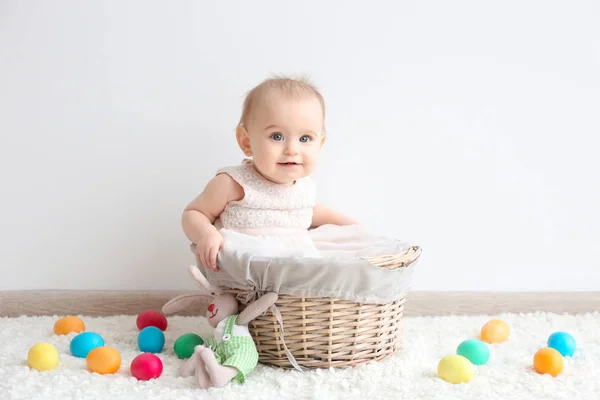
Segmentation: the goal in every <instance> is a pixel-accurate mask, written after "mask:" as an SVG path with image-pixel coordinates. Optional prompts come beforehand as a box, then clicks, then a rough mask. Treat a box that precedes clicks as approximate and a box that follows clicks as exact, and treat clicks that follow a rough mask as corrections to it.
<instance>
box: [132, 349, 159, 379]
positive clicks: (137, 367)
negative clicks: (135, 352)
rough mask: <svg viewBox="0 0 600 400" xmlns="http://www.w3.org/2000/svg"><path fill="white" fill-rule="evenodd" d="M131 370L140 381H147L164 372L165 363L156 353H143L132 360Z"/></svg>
mask: <svg viewBox="0 0 600 400" xmlns="http://www.w3.org/2000/svg"><path fill="white" fill-rule="evenodd" d="M129 370H130V371H131V375H133V376H135V377H136V378H137V379H139V380H140V381H147V380H150V379H155V378H158V377H159V376H160V375H161V374H162V371H163V363H162V361H161V360H160V358H158V357H157V356H155V355H154V354H151V353H143V354H140V355H139V356H137V357H136V358H134V359H133V361H131V365H130V366H129Z"/></svg>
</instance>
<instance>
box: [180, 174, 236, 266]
mask: <svg viewBox="0 0 600 400" xmlns="http://www.w3.org/2000/svg"><path fill="white" fill-rule="evenodd" d="M243 197H244V190H243V189H242V187H241V186H240V185H239V184H238V183H237V182H236V181H234V180H233V179H232V178H231V177H230V176H229V175H227V174H219V175H217V176H215V177H214V178H213V179H212V180H211V181H210V182H209V183H208V184H207V185H206V187H205V188H204V191H203V192H202V193H200V195H199V196H198V197H196V198H195V199H194V200H193V201H192V202H191V203H190V204H188V206H187V207H186V208H185V210H184V211H183V215H182V216H181V223H182V226H183V231H184V232H185V235H186V236H187V237H188V239H189V240H191V241H192V242H193V243H195V244H196V258H197V259H198V262H199V263H200V264H201V265H204V266H205V267H207V268H211V269H213V270H214V271H217V270H218V267H217V254H218V253H219V250H220V249H221V246H222V245H223V237H222V236H221V234H220V233H219V231H218V230H217V228H215V227H214V225H213V224H214V222H215V220H216V219H217V218H218V217H219V215H221V213H222V212H223V210H224V209H225V206H227V203H229V202H230V201H233V200H241V199H242V198H243Z"/></svg>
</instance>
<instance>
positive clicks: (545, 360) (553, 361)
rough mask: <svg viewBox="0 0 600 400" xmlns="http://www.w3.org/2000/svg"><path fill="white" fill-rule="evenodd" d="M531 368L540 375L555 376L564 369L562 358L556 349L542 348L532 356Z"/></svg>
mask: <svg viewBox="0 0 600 400" xmlns="http://www.w3.org/2000/svg"><path fill="white" fill-rule="evenodd" d="M533 367H534V368H535V370H536V371H537V372H538V373H540V374H550V375H552V376H557V375H558V374H560V373H561V372H562V370H563V368H564V360H563V356H562V355H561V354H560V353H559V352H558V350H556V349H553V348H551V347H544V348H543V349H540V350H538V351H537V352H536V353H535V355H534V356H533Z"/></svg>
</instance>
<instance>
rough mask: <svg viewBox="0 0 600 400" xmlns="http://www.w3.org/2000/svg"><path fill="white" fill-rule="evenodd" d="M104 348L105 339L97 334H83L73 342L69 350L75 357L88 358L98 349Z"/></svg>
mask: <svg viewBox="0 0 600 400" xmlns="http://www.w3.org/2000/svg"><path fill="white" fill-rule="evenodd" d="M100 346H104V339H102V337H101V336H100V335H98V334H97V333H95V332H83V333H80V334H79V335H77V336H75V337H74V338H73V340H71V344H70V346H69V348H70V349H71V354H73V355H74V356H75V357H80V358H86V357H87V355H88V353H89V352H90V351H92V350H93V349H95V348H96V347H100Z"/></svg>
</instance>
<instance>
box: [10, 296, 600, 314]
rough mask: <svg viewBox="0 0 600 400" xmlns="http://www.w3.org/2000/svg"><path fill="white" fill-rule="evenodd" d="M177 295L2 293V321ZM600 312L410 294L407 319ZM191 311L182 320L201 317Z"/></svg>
mask: <svg viewBox="0 0 600 400" xmlns="http://www.w3.org/2000/svg"><path fill="white" fill-rule="evenodd" d="M180 293H181V292H175V291H4V292H0V317H18V316H32V315H38V316H42V315H69V314H72V315H86V316H107V315H119V314H124V315H137V314H139V313H140V312H142V311H143V310H147V309H160V308H161V307H162V306H163V304H165V303H166V302H167V301H168V300H170V299H171V298H173V297H175V296H176V295H178V294H180ZM598 310H600V292H411V293H410V294H409V295H408V296H407V298H406V303H405V311H404V315H405V316H434V315H497V314H501V313H506V312H512V313H528V312H536V311H546V312H554V313H560V314H564V313H566V314H581V313H587V312H594V311H598ZM200 312H201V310H188V311H186V312H185V313H181V314H180V315H198V314H199V313H200Z"/></svg>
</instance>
